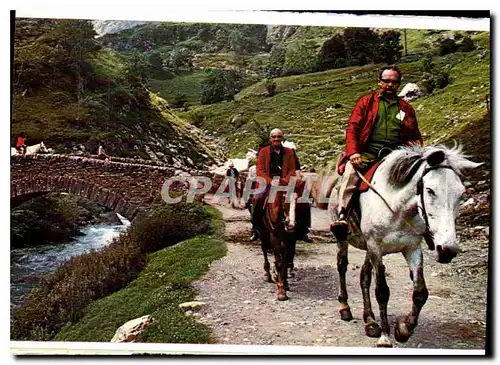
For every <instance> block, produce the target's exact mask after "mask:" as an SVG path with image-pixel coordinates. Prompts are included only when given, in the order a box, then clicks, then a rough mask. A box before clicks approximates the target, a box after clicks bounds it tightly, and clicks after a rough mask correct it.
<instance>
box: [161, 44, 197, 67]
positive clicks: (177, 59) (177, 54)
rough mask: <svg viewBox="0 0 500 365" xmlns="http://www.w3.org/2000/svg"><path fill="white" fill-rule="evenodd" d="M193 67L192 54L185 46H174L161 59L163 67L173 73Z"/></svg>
mask: <svg viewBox="0 0 500 365" xmlns="http://www.w3.org/2000/svg"><path fill="white" fill-rule="evenodd" d="M192 68H193V54H192V53H191V51H190V50H189V49H187V48H185V47H176V48H174V49H173V50H172V51H170V53H169V54H168V55H167V57H166V58H165V59H164V61H163V69H164V70H166V71H170V72H173V73H179V72H181V71H189V70H191V69H192Z"/></svg>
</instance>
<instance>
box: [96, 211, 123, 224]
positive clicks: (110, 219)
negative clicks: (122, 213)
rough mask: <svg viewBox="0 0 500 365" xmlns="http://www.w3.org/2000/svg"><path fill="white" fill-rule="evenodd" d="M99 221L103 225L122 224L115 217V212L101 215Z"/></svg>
mask: <svg viewBox="0 0 500 365" xmlns="http://www.w3.org/2000/svg"><path fill="white" fill-rule="evenodd" d="M99 221H100V222H101V223H104V224H112V225H119V224H122V221H121V220H120V218H119V217H118V216H117V215H116V213H115V212H107V213H103V214H101V215H100V216H99Z"/></svg>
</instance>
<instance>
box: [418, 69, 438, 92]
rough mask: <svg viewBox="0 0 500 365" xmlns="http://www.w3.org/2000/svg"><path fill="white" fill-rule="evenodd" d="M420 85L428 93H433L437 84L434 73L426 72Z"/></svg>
mask: <svg viewBox="0 0 500 365" xmlns="http://www.w3.org/2000/svg"><path fill="white" fill-rule="evenodd" d="M419 86H420V88H421V89H422V90H423V91H424V92H425V93H426V94H432V92H433V91H434V88H435V86H436V85H435V81H434V77H433V76H432V74H430V73H424V75H423V77H422V79H421V80H420V82H419Z"/></svg>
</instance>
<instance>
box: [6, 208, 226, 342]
mask: <svg viewBox="0 0 500 365" xmlns="http://www.w3.org/2000/svg"><path fill="white" fill-rule="evenodd" d="M217 228H218V227H214V225H213V224H212V214H211V213H210V211H209V210H208V209H207V208H206V207H204V206H202V204H200V203H193V204H188V203H185V202H182V203H179V204H169V205H167V204H165V203H163V202H162V203H159V204H157V205H156V206H155V207H154V208H153V209H152V210H151V213H150V214H149V215H147V216H146V217H144V218H142V219H140V220H139V221H138V222H135V223H134V225H132V226H131V227H130V228H129V230H128V231H127V232H125V233H124V234H121V235H120V236H119V237H118V238H116V239H114V240H113V242H111V244H110V245H109V246H108V247H107V248H105V249H104V250H102V251H99V252H95V251H93V252H90V253H88V254H84V255H81V256H77V257H73V258H72V259H71V260H69V261H67V262H66V263H64V264H63V265H62V266H61V267H59V268H58V269H57V270H56V272H55V273H54V274H53V275H51V276H49V277H48V278H46V279H44V280H42V282H41V285H40V287H39V288H38V289H35V290H33V291H32V292H31V293H30V294H29V295H28V296H27V298H26V299H25V301H24V302H23V304H22V306H21V308H19V309H18V310H16V311H14V312H13V314H12V322H11V323H12V324H11V338H12V339H13V340H50V339H52V338H53V337H54V336H55V335H56V334H57V332H58V331H60V329H61V328H62V327H63V326H65V325H66V324H67V323H71V322H75V321H77V320H78V319H79V318H81V316H82V314H83V310H84V308H85V307H86V306H87V305H88V304H89V303H90V302H92V301H94V300H97V299H99V298H102V297H104V296H106V295H109V294H111V293H113V292H115V291H117V290H119V289H121V288H123V287H124V286H125V285H127V284H128V283H130V282H131V281H132V280H134V279H135V278H136V277H137V275H138V273H139V272H140V271H141V269H142V268H143V266H144V264H145V261H146V257H147V254H148V253H151V252H154V251H156V250H159V249H162V248H165V247H168V246H171V245H174V244H176V243H178V242H180V241H182V240H185V239H187V238H190V237H193V236H195V235H199V234H203V233H214V231H215V229H217Z"/></svg>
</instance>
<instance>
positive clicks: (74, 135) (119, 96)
mask: <svg viewBox="0 0 500 365" xmlns="http://www.w3.org/2000/svg"><path fill="white" fill-rule="evenodd" d="M93 36H94V34H93V31H92V28H91V26H89V24H88V23H87V22H85V21H69V20H68V21H62V20H61V21H45V20H37V19H35V20H24V19H18V20H17V21H16V33H15V39H14V41H15V54H14V85H13V86H14V95H13V97H14V105H13V123H12V135H11V138H12V139H13V137H14V136H16V135H17V134H18V133H20V132H21V131H24V132H26V134H27V137H28V140H27V143H28V144H35V143H38V142H40V141H42V140H43V141H44V143H45V144H46V145H47V146H48V147H52V148H54V149H55V150H56V152H70V151H72V150H73V148H74V147H75V146H77V145H80V144H81V145H83V146H84V148H85V151H87V152H91V153H95V152H96V151H97V147H98V145H99V144H103V146H104V147H105V149H106V151H107V152H108V153H109V154H111V155H114V156H121V157H131V156H139V157H142V158H146V159H149V158H151V156H153V157H154V156H160V157H159V158H160V159H163V160H164V161H165V162H168V163H171V164H173V165H176V166H178V167H180V166H182V165H184V166H190V167H195V166H196V167H198V168H203V167H204V166H205V164H206V165H211V164H213V163H215V162H216V161H218V159H219V158H220V154H221V151H220V149H219V148H218V147H217V146H216V145H215V144H213V143H212V142H210V140H209V139H208V138H206V137H205V136H204V135H203V133H201V132H200V131H198V130H196V129H195V128H190V129H184V130H182V129H181V128H179V125H182V124H183V123H182V122H180V121H179V120H178V117H176V116H174V115H173V114H172V113H171V112H170V108H169V105H168V104H167V103H165V102H164V101H162V100H161V99H160V98H158V97H157V96H155V95H153V94H151V93H150V91H149V90H148V89H147V84H146V81H145V80H144V78H143V76H142V72H143V69H142V68H143V65H142V64H141V59H140V58H137V57H136V58H134V55H133V54H132V55H127V54H124V53H119V52H116V51H113V50H111V49H105V48H100V47H99V45H98V44H97V43H96V42H95V41H94V39H93Z"/></svg>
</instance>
